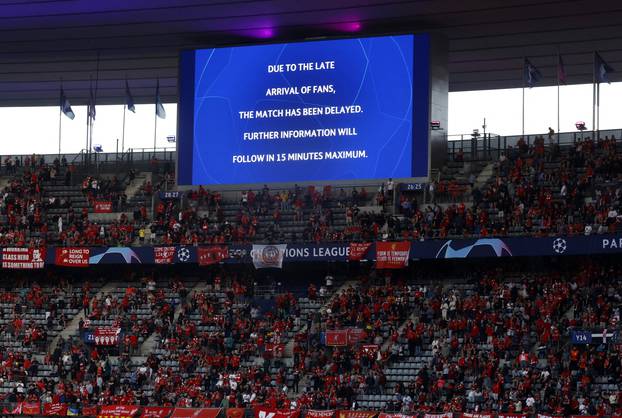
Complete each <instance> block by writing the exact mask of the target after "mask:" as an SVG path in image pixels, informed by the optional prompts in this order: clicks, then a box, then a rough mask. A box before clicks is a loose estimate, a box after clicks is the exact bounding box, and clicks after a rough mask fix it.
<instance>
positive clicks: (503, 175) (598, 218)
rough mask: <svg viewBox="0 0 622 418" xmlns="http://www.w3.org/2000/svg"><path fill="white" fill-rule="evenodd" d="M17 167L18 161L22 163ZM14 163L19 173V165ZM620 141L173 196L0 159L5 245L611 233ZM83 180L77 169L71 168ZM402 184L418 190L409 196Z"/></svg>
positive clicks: (160, 189) (119, 179)
mask: <svg viewBox="0 0 622 418" xmlns="http://www.w3.org/2000/svg"><path fill="white" fill-rule="evenodd" d="M22 160H23V161H22ZM17 161H19V163H17V164H16V162H17ZM620 163H621V153H619V152H618V151H617V140H616V139H615V138H609V137H605V138H602V139H599V140H597V141H592V140H590V139H589V138H586V139H585V140H583V141H577V142H574V143H571V144H569V145H563V146H560V145H558V144H557V143H556V142H555V141H551V142H550V143H547V141H546V140H545V139H544V137H537V138H536V140H535V141H532V142H531V144H529V145H527V143H525V142H524V141H523V142H520V141H519V142H518V144H517V146H516V147H514V148H513V147H508V148H507V149H506V150H505V151H504V152H501V153H500V155H499V158H498V159H495V160H488V161H487V160H478V161H477V162H476V163H470V162H464V161H462V157H460V156H458V155H456V156H455V158H454V160H453V161H450V162H448V163H447V164H446V165H445V166H444V167H443V169H442V170H440V172H439V175H438V178H437V179H436V181H432V182H430V183H428V184H425V185H422V184H415V185H413V184H405V185H402V184H398V183H394V182H393V181H390V182H389V181H387V182H384V183H370V184H369V185H367V186H353V187H343V186H339V185H336V186H330V185H323V186H321V187H315V186H304V187H302V186H297V185H292V186H291V188H286V189H283V188H279V189H277V190H271V189H270V188H269V187H268V186H267V185H264V186H263V188H261V189H259V190H238V191H226V190H222V189H216V190H212V191H210V190H208V189H207V188H204V187H202V186H200V187H199V188H193V189H188V188H185V189H180V190H177V189H175V190H172V188H173V184H174V165H173V164H172V163H168V164H166V166H165V167H160V165H161V164H156V168H155V169H153V168H152V171H141V172H136V171H135V170H134V169H128V170H127V171H126V172H123V173H119V172H118V170H117V169H116V168H115V167H114V166H112V167H110V168H109V170H110V171H109V173H101V174H99V176H92V175H78V174H76V173H75V172H76V171H77V170H78V168H76V167H75V166H73V165H71V164H67V163H66V162H64V163H63V162H62V161H59V160H57V161H55V162H53V163H51V164H41V160H40V159H38V158H36V157H35V156H32V157H25V158H23V159H14V158H12V157H6V158H5V159H4V161H3V170H2V171H3V174H2V176H1V177H0V185H2V186H3V195H2V201H1V206H0V214H1V215H2V219H3V222H2V226H1V230H2V235H1V236H0V244H2V245H3V246H12V245H17V246H45V245H59V246H119V245H120V246H123V245H125V246H140V245H174V244H181V245H203V244H248V243H278V242H289V243H305V242H306V243H313V242H315V243H319V242H351V241H374V240H415V241H418V240H430V239H446V238H453V239H464V238H485V237H516V236H532V237H540V236H560V235H561V236H574V235H584V236H590V235H593V234H606V233H610V234H611V233H616V232H618V225H619V223H620V215H619V211H620V195H621V189H620V183H619V172H620ZM78 171H79V170H78ZM402 186H419V187H418V188H417V189H416V190H408V188H406V187H402Z"/></svg>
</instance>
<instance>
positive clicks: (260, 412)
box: [254, 406, 300, 418]
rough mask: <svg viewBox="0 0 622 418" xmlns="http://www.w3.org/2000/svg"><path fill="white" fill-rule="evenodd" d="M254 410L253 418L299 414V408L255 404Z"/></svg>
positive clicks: (292, 417)
mask: <svg viewBox="0 0 622 418" xmlns="http://www.w3.org/2000/svg"><path fill="white" fill-rule="evenodd" d="M254 411H255V418H298V417H299V416H300V411H299V410H294V411H292V410H289V409H270V408H264V407H261V406H256V407H255V409H254Z"/></svg>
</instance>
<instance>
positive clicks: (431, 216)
mask: <svg viewBox="0 0 622 418" xmlns="http://www.w3.org/2000/svg"><path fill="white" fill-rule="evenodd" d="M456 160H457V161H456ZM2 161H3V166H2V176H1V177H0V182H1V183H2V184H3V185H4V192H3V197H2V216H3V224H2V245H3V246H4V247H5V248H4V249H3V267H5V269H3V274H4V275H5V277H6V278H7V279H9V280H11V281H12V284H11V285H8V284H7V285H6V286H5V290H4V292H2V294H1V302H2V303H1V305H0V306H1V308H2V320H1V321H2V322H1V323H2V333H1V334H0V338H1V339H0V345H1V346H2V347H3V349H4V350H3V353H2V363H1V368H0V376H1V378H2V380H1V381H0V393H2V396H3V402H4V404H5V410H6V412H9V413H10V412H19V411H21V410H23V408H26V410H28V411H32V413H36V414H39V413H44V412H45V411H48V410H50V408H52V409H53V410H54V411H56V410H60V411H66V410H70V411H74V412H75V413H81V414H84V415H93V414H95V413H100V414H106V413H107V412H106V411H108V409H107V408H110V407H111V405H117V408H128V410H123V411H125V412H124V413H127V414H128V415H134V414H144V415H145V416H152V415H150V414H156V412H154V411H152V410H151V409H149V408H163V409H162V411H160V413H161V414H162V416H163V417H164V416H168V415H170V414H173V415H174V416H177V415H176V414H177V412H173V408H177V409H179V410H180V411H182V410H185V409H183V408H203V409H201V410H203V411H212V412H213V413H219V412H218V411H219V409H218V408H224V409H223V411H229V410H231V411H237V409H235V408H242V409H241V411H248V413H251V412H250V411H253V410H255V412H257V411H258V410H260V409H261V408H263V409H261V410H262V411H264V413H271V412H274V413H279V414H286V415H287V414H290V415H291V414H298V413H300V412H299V411H303V413H304V414H306V415H309V416H311V417H313V416H315V415H314V414H315V413H319V412H317V411H324V412H322V414H324V415H322V416H328V415H326V414H332V413H336V412H335V411H342V412H339V414H342V413H344V412H343V411H358V412H357V413H362V412H361V411H368V412H366V413H367V414H368V415H366V416H372V415H373V414H375V413H377V412H382V413H401V414H409V415H416V414H426V415H427V416H433V415H434V414H437V415H438V416H441V415H442V414H460V413H462V414H464V416H471V415H469V414H476V415H477V414H479V415H477V416H485V415H487V414H499V415H508V414H509V416H523V415H527V414H535V413H540V414H548V415H569V414H589V415H597V414H598V415H609V414H613V415H615V414H617V413H621V412H622V410H621V409H620V408H621V407H620V406H619V404H618V396H619V395H618V394H619V384H620V381H619V376H620V367H621V366H620V361H619V357H618V351H617V350H618V348H619V345H618V338H619V329H618V321H619V314H620V304H621V303H622V299H621V296H620V288H619V275H620V272H621V271H622V270H621V269H622V267H621V266H620V264H619V263H618V262H617V261H616V260H615V259H607V258H602V259H601V258H591V259H590V258H584V257H583V256H581V255H580V252H581V251H580V249H579V250H577V249H573V250H572V251H574V252H572V251H570V250H567V247H570V246H572V245H574V244H575V241H573V239H574V240H576V239H586V238H591V237H592V235H594V236H596V237H598V236H601V237H605V238H602V239H601V238H598V240H599V241H600V240H611V242H615V239H614V238H611V237H612V236H615V234H616V233H617V232H618V230H617V228H618V224H619V222H620V220H619V216H618V215H617V210H618V208H619V196H620V187H619V175H618V172H619V170H618V169H617V167H618V164H619V161H620V153H618V152H617V143H616V140H615V138H603V139H601V140H598V141H592V140H590V139H585V140H583V141H577V142H574V143H572V144H566V145H562V146H560V145H558V144H557V143H556V142H554V141H552V142H551V143H547V142H546V141H545V140H544V138H542V137H538V138H537V139H536V140H535V141H532V142H531V144H529V145H527V144H526V143H522V142H519V143H518V144H517V147H515V148H513V147H509V148H508V149H507V150H505V151H504V152H500V153H499V158H494V159H479V160H477V161H470V162H465V161H462V157H459V158H457V159H456V158H452V159H450V161H448V162H447V163H446V165H445V167H444V168H443V169H442V170H441V171H440V172H439V175H438V178H437V180H436V181H434V182H432V183H429V184H427V185H422V186H421V187H419V186H417V185H413V184H408V185H407V186H408V187H403V185H401V184H399V183H393V181H391V180H388V181H386V182H383V183H376V184H375V185H369V186H365V187H362V186H357V187H347V188H345V187H340V186H338V185H337V186H334V187H331V186H329V185H323V186H320V187H314V186H305V187H301V186H292V188H291V189H279V190H271V189H270V188H269V187H268V186H264V187H263V188H262V189H259V190H246V189H244V190H238V191H231V190H226V189H219V190H214V191H210V190H207V189H206V188H204V187H199V188H198V189H197V188H191V189H188V188H185V189H184V188H177V187H175V186H174V174H173V173H174V168H173V165H172V164H170V163H169V164H167V166H166V168H164V167H162V166H161V164H160V163H157V164H156V163H154V162H151V163H150V164H149V165H147V167H149V169H148V170H147V169H145V170H144V171H136V170H134V169H129V170H128V171H127V172H123V173H120V172H119V171H118V169H115V167H114V165H113V166H112V167H111V169H110V172H106V170H105V169H101V170H100V171H99V173H98V174H97V175H92V174H84V175H83V173H81V170H82V167H81V166H74V165H71V164H68V163H67V162H66V161H64V160H63V159H60V160H59V159H55V160H53V161H52V162H51V163H49V164H48V163H46V162H45V159H41V158H39V157H37V156H29V157H23V158H22V157H10V156H8V157H5V158H3V160H2ZM612 234H613V235H612ZM545 237H550V238H546V242H547V245H549V244H550V243H549V241H551V242H553V247H552V248H551V249H550V254H555V255H560V256H562V257H557V258H548V259H547V258H541V257H540V258H539V257H533V258H531V259H529V260H531V261H530V262H529V263H527V264H525V263H523V262H522V261H521V260H524V259H523V258H520V257H518V258H517V257H516V256H517V255H518V256H520V255H521V254H519V253H516V254H512V251H513V250H514V251H515V247H514V244H513V243H514V242H518V241H512V240H513V239H514V240H521V239H522V240H527V241H525V242H532V241H529V240H538V239H542V240H544V239H545ZM561 237H563V238H561ZM495 239H496V242H498V243H501V244H503V246H504V247H500V248H493V247H494V244H491V248H492V252H490V251H484V252H483V253H481V254H476V253H477V251H478V248H477V246H478V245H480V246H482V247H485V246H486V242H487V241H486V240H490V241H494V240H495ZM461 240H462V241H464V242H471V246H470V247H468V250H467V252H466V253H465V254H462V255H458V253H460V252H461V251H462V252H464V250H461V249H460V248H458V247H455V246H454V247H452V245H450V244H451V243H452V242H453V243H454V244H455V243H460V242H462V241H461ZM383 242H384V243H386V244H389V247H390V248H387V249H385V247H384V246H382V245H383V244H382V243H383ZM283 243H286V244H283ZM401 243H406V244H409V246H407V247H405V248H406V250H405V251H406V254H405V255H404V251H403V250H402V251H401V252H400V250H399V248H398V250H395V247H396V246H398V247H400V245H401ZM473 243H474V244H473ZM441 244H442V248H444V250H443V251H444V253H443V254H442V257H441V258H456V257H458V258H466V259H465V260H461V261H451V260H445V261H442V260H437V261H434V260H430V261H419V262H417V261H412V260H416V259H417V258H423V259H425V258H427V257H426V256H424V255H422V254H419V255H417V252H418V251H419V250H418V248H424V247H421V246H422V245H436V247H435V248H439V245H441ZM245 245H248V246H250V247H248V248H251V250H250V252H251V253H252V252H257V251H259V249H260V248H261V249H262V251H263V252H262V254H261V257H257V256H255V255H252V254H242V255H241V254H239V253H238V251H240V249H241V248H247V247H245ZM322 245H324V246H326V248H330V246H331V245H338V247H335V248H346V249H347V251H345V252H343V253H340V252H330V251H329V252H328V254H327V255H325V256H326V257H327V258H325V260H328V261H330V260H333V261H337V260H342V262H339V263H338V264H336V265H335V266H334V267H329V271H333V273H328V274H326V269H327V267H325V266H324V265H323V264H322V262H320V261H311V264H305V263H304V261H305V257H304V253H305V250H309V249H312V248H315V250H314V251H316V250H317V249H319V248H323V247H322ZM418 245H419V246H420V247H418ZM506 245H507V246H506ZM612 245H613V250H614V251H617V244H612ZM23 246H25V247H30V249H26V251H25V252H22V253H19V251H18V254H21V255H22V256H23V257H25V258H21V259H20V258H19V257H18V258H12V257H14V254H13V252H15V251H17V250H18V249H19V248H20V247H23ZM339 246H340V247H339ZM281 247H285V249H282V248H281ZM44 248H47V249H48V252H50V251H52V252H53V253H54V254H52V255H50V254H47V255H40V257H42V259H41V260H40V263H37V262H36V260H34V259H33V257H34V256H33V254H34V251H36V250H38V249H41V251H42V252H45V250H44ZM99 248H104V249H106V251H105V252H104V253H101V250H98V249H99ZM141 248H142V249H144V248H149V249H150V251H151V252H152V254H154V255H153V257H156V258H155V259H154V260H153V262H152V263H151V265H149V263H147V262H146V258H145V259H142V261H144V262H145V264H143V265H142V266H141V265H139V264H135V262H136V260H134V259H133V258H132V257H133V256H128V257H129V258H125V256H123V257H121V258H118V259H117V258H112V259H109V260H108V262H107V263H104V262H103V261H102V260H105V259H106V258H105V257H113V255H114V253H117V252H118V253H119V254H121V253H123V249H131V250H132V252H133V254H134V256H136V257H138V261H139V262H140V261H141V260H140V257H142V254H143V252H141V251H144V250H141ZM267 248H270V249H272V251H274V253H270V254H271V256H270V254H268V255H266V254H265V251H268V250H267ZM212 249H217V251H215V252H213V251H211V250H212ZM371 249H373V250H374V251H375V253H371V252H370V250H371ZM63 250H66V252H63ZM98 251H100V253H101V254H99V255H98ZM197 251H199V253H197ZM205 251H207V252H208V253H209V259H207V261H206V260H203V261H202V259H200V257H202V256H201V255H200V254H202V253H203V252H205ZM382 251H394V253H392V254H391V255H390V256H388V257H385V258H387V259H386V260H384V261H383V263H385V264H382V265H381V264H380V258H381V257H382V255H381V254H380V252H382ZM435 251H436V250H435ZM497 251H499V252H497ZM504 251H506V252H504ZM566 251H568V253H572V254H575V255H577V257H575V258H573V259H568V258H564V257H563V255H565V253H566ZM577 251H578V252H577ZM186 252H187V253H186ZM452 252H453V253H452ZM24 254H25V255H24ZM102 254H103V255H102ZM191 254H194V255H191ZM439 254H440V253H437V254H436V256H435V257H430V258H439ZM547 254H549V253H544V254H540V255H547ZM533 255H538V254H537V253H534V254H533ZM186 256H187V258H185V257H186ZM331 256H334V257H332V258H331ZM471 256H473V257H480V258H479V260H480V261H475V260H477V258H475V259H473V260H470V258H471ZM508 256H513V257H508ZM63 257H65V258H63ZM191 257H195V258H194V262H193V263H189V264H185V265H183V264H184V263H183V262H184V261H190V260H191ZM297 257H298V258H299V259H300V261H303V263H302V264H300V265H299V264H296V263H293V262H289V261H288V259H291V260H290V261H292V260H296V259H297ZM496 257H502V258H501V259H495V258H496ZM596 257H606V255H602V256H596ZM374 258H375V259H376V260H375V261H376V263H373V261H374ZM357 259H358V260H362V261H350V262H349V263H348V260H357ZM409 259H410V260H411V264H410V266H408V260H409ZM506 259H507V260H509V261H503V260H506ZM20 260H21V261H20ZM50 260H53V261H51V262H49V264H50V266H49V267H46V266H47V265H48V261H50ZM59 260H60V261H59ZM311 260H314V258H313V257H311ZM365 260H368V261H365ZM569 260H570V261H569ZM551 261H552V264H551ZM22 262H23V263H25V264H12V263H22ZM308 262H309V261H307V263H308ZM325 262H326V261H324V263H325ZM28 263H30V264H28ZM262 263H263V264H262ZM270 263H273V264H270ZM274 263H276V264H274ZM437 263H440V264H437ZM54 264H56V265H57V266H58V267H56V268H53V267H52V266H53V265H54ZM96 264H101V266H96ZM106 264H107V265H108V266H109V267H106ZM157 264H160V266H157ZM253 264H254V266H253ZM166 265H169V266H170V267H167V266H166ZM62 266H65V267H62ZM88 266H90V269H89V270H81V269H75V268H73V269H72V268H71V267H88ZM173 266H178V268H179V269H181V270H175V269H172V267H173ZM15 267H21V268H24V267H28V268H33V267H34V268H39V269H40V268H43V270H39V271H37V270H30V272H29V273H28V274H26V273H25V270H13V268H15ZM262 267H281V268H283V270H281V271H279V270H274V269H268V270H267V271H272V272H273V273H268V274H265V273H264V270H263V269H262ZM386 267H401V268H400V269H386ZM110 268H114V269H116V272H112V271H111V270H110ZM81 271H92V272H93V273H94V274H93V275H92V276H91V275H89V276H90V277H88V278H87V277H85V275H84V274H81V273H80V272H81ZM333 275H334V277H333ZM295 277H298V279H295ZM119 405H122V406H119ZM20 408H21V409H20ZM98 408H99V409H98ZM141 408H144V409H141ZM209 408H216V409H215V410H214V409H209ZM177 409H175V411H177ZM97 411H100V412H97ZM214 411H216V412H214ZM331 411H332V412H331ZM374 411H377V412H374ZM48 412H49V411H48ZM212 412H210V413H212ZM118 413H120V412H119V411H117V412H116V414H118ZM178 413H179V414H183V413H184V412H178ZM205 413H208V412H205ZM220 413H229V412H220ZM111 414H113V415H114V413H112V412H111ZM288 416H289V415H288ZM444 416H448V415H444Z"/></svg>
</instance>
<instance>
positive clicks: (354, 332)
mask: <svg viewBox="0 0 622 418" xmlns="http://www.w3.org/2000/svg"><path fill="white" fill-rule="evenodd" d="M364 338H365V330H364V329H360V328H350V329H348V345H354V344H356V343H358V342H359V341H361V340H362V339H364Z"/></svg>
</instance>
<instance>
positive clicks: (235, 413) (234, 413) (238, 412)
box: [225, 408, 246, 418]
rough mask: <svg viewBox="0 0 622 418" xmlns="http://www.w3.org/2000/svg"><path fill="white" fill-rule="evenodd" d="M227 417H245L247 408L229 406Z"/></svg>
mask: <svg viewBox="0 0 622 418" xmlns="http://www.w3.org/2000/svg"><path fill="white" fill-rule="evenodd" d="M225 411H227V412H226V414H225V415H226V416H227V418H244V413H245V412H246V409H245V408H227V409H225Z"/></svg>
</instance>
